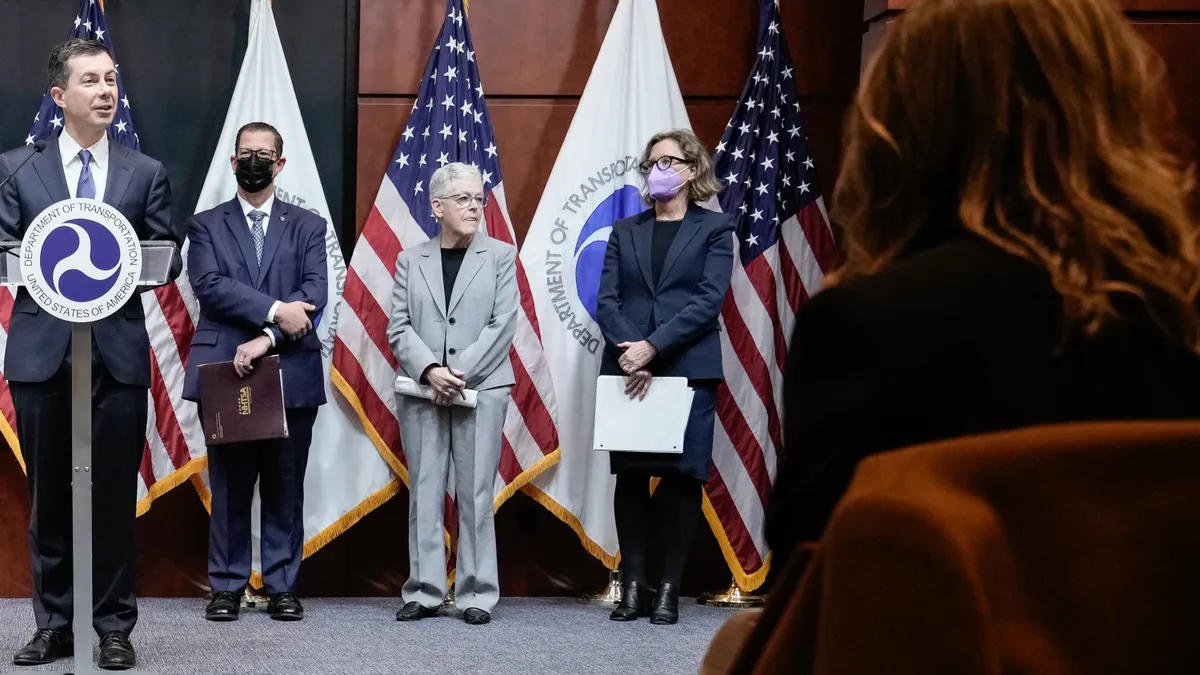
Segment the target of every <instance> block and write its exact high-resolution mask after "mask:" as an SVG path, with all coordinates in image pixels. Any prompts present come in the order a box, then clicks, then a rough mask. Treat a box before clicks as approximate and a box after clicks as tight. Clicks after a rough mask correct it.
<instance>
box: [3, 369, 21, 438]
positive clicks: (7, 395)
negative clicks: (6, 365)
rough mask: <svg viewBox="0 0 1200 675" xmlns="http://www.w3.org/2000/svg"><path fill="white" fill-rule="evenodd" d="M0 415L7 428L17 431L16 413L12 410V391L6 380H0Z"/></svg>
mask: <svg viewBox="0 0 1200 675" xmlns="http://www.w3.org/2000/svg"><path fill="white" fill-rule="evenodd" d="M0 414H2V415H4V419H5V420H6V421H7V422H8V427H9V428H10V429H12V430H13V433H16V431H17V411H16V409H15V408H13V400H12V391H10V390H9V388H8V380H6V379H3V378H0Z"/></svg>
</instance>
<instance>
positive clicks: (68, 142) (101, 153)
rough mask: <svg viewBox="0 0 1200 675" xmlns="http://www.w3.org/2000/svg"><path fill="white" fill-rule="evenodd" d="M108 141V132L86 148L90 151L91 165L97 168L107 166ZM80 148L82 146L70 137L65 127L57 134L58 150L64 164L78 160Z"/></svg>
mask: <svg viewBox="0 0 1200 675" xmlns="http://www.w3.org/2000/svg"><path fill="white" fill-rule="evenodd" d="M108 143H109V141H108V134H105V135H103V136H101V137H100V140H98V141H96V143H95V144H94V145H92V147H90V148H88V149H87V150H88V152H90V153H92V166H95V167H96V168H99V169H104V168H105V167H107V166H108V149H109V146H108ZM82 149H83V147H82V146H80V145H79V143H78V142H77V141H76V140H75V139H74V138H72V137H71V134H69V133H67V131H66V129H64V130H63V132H62V133H61V134H59V136H58V151H59V153H60V154H61V155H62V159H63V164H64V165H66V164H70V163H71V162H73V161H78V160H79V151H80V150H82Z"/></svg>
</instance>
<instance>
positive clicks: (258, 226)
mask: <svg viewBox="0 0 1200 675" xmlns="http://www.w3.org/2000/svg"><path fill="white" fill-rule="evenodd" d="M249 217H250V222H251V223H252V224H251V225H250V236H251V237H252V238H253V239H254V255H255V256H256V257H257V258H258V262H259V263H260V264H261V263H262V251H263V240H264V239H266V234H265V233H264V232H263V226H262V223H263V218H266V217H267V214H265V213H263V212H262V211H251V212H250V214H249Z"/></svg>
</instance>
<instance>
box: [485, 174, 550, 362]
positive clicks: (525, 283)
mask: <svg viewBox="0 0 1200 675" xmlns="http://www.w3.org/2000/svg"><path fill="white" fill-rule="evenodd" d="M488 194H491V191H490V190H489V191H488ZM483 217H484V219H485V220H487V222H489V223H500V224H503V225H504V227H497V228H494V229H495V230H496V232H492V229H493V228H491V227H489V228H488V236H490V237H493V238H495V239H499V240H500V241H503V242H505V243H508V244H512V245H513V246H516V245H517V242H516V241H515V240H513V233H512V229H511V226H510V224H509V222H508V220H506V219H505V218H504V212H503V211H501V210H500V205H499V204H498V203H497V202H496V198H495V197H494V196H493V197H491V198H490V199H488V203H487V206H485V207H483ZM517 294H518V297H519V298H520V299H521V310H522V311H523V312H525V318H527V319H529V323H530V325H532V326H533V334H534V335H536V336H537V339H538V342H541V341H542V327H541V325H540V324H538V318H537V309H536V307H535V306H534V304H533V291H531V290H530V288H529V275H527V274H525V266H524V265H522V264H521V259H520V258H517Z"/></svg>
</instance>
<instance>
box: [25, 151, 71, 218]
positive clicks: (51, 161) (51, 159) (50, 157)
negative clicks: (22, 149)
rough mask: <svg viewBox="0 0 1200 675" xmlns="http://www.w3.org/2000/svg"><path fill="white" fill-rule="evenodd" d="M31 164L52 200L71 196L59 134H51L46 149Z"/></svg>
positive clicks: (60, 199) (58, 200) (56, 200)
mask: <svg viewBox="0 0 1200 675" xmlns="http://www.w3.org/2000/svg"><path fill="white" fill-rule="evenodd" d="M30 164H33V168H34V170H35V171H37V174H38V177H39V178H41V180H42V185H44V186H45V187H46V192H48V193H49V194H50V199H51V200H53V201H55V202H60V201H62V200H64V199H69V198H70V197H71V192H70V190H68V189H67V174H66V172H65V171H63V163H62V155H61V154H59V149H58V136H51V137H50V138H49V140H47V141H46V149H45V150H43V151H42V152H39V153H38V156H37V157H34V158H33V160H32V161H31V162H30Z"/></svg>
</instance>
